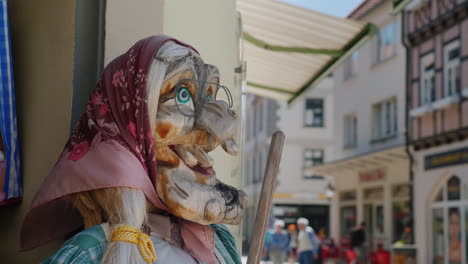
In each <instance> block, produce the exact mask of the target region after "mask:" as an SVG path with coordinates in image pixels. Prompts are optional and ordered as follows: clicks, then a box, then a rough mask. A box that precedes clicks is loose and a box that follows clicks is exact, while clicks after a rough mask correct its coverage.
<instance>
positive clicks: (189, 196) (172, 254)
mask: <svg viewBox="0 0 468 264" xmlns="http://www.w3.org/2000/svg"><path fill="white" fill-rule="evenodd" d="M219 82H220V78H219V71H218V69H217V68H216V67H215V66H213V65H208V64H205V63H204V62H203V60H202V59H201V57H200V55H199V54H198V52H197V50H196V49H194V48H193V47H191V46H189V45H187V44H185V43H183V42H180V41H178V40H176V39H173V38H171V37H168V36H163V35H159V36H153V37H149V38H146V39H143V40H140V41H138V42H137V43H136V44H135V45H133V47H131V48H130V49H129V50H128V51H127V52H126V53H124V54H123V55H121V56H119V57H117V58H116V59H115V60H113V61H112V62H111V63H109V65H107V67H106V68H105V69H104V71H103V73H102V75H101V78H100V80H99V82H98V83H97V86H96V89H95V90H94V92H93V93H92V95H91V98H90V100H89V102H88V104H87V106H86V109H85V111H84V113H83V114H82V116H81V118H80V120H79V122H78V124H77V125H76V127H75V128H74V130H73V132H72V135H71V137H70V139H69V140H68V142H67V144H66V146H65V149H64V150H63V152H62V154H61V156H60V157H59V159H58V161H57V163H56V164H55V166H54V167H53V169H52V171H51V172H50V174H49V175H48V177H47V178H46V179H45V180H44V182H43V183H42V185H41V187H40V189H39V191H38V192H37V194H36V196H35V198H34V200H33V202H32V206H31V209H30V211H29V212H28V214H27V215H26V217H25V219H24V222H23V226H22V230H21V248H22V250H28V249H32V248H34V247H37V246H40V245H42V244H44V243H46V242H48V241H51V240H55V239H61V238H64V237H67V238H69V239H68V240H67V241H66V242H65V244H64V245H63V246H62V247H61V248H60V249H59V250H58V251H57V252H56V253H55V254H54V255H52V256H50V257H49V258H47V259H45V260H44V261H43V262H42V263H105V264H109V263H112V264H129V263H130V264H139V263H158V264H160V263H162V264H164V263H184V264H191V263H210V264H211V263H241V262H240V258H239V254H238V252H237V249H236V245H235V241H234V238H233V236H232V235H231V233H230V232H229V231H228V229H227V227H226V226H224V224H230V225H235V224H239V222H240V221H241V219H242V210H243V208H244V206H245V204H246V203H247V198H246V195H245V193H244V192H242V191H240V190H237V189H235V188H233V187H231V186H228V185H226V184H224V183H222V182H221V181H219V180H218V179H217V178H216V173H215V171H214V169H213V165H214V160H213V159H212V158H211V157H210V156H209V155H208V153H209V152H210V151H213V150H214V149H216V148H217V147H218V146H221V147H222V148H223V149H224V151H225V152H227V153H228V154H230V155H236V154H237V153H238V152H239V146H238V145H237V143H236V141H235V137H236V133H235V132H236V129H237V128H236V113H235V112H234V111H233V110H232V109H231V106H232V97H230V96H229V95H230V93H229V90H228V89H227V88H226V87H225V86H221V85H219ZM220 93H224V94H225V95H227V96H225V98H227V100H220V99H219V96H218V95H219V94H220Z"/></svg>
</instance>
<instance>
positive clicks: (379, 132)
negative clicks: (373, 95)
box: [372, 98, 397, 140]
mask: <svg viewBox="0 0 468 264" xmlns="http://www.w3.org/2000/svg"><path fill="white" fill-rule="evenodd" d="M372 112H373V138H374V140H379V139H383V138H388V137H392V136H395V135H396V133H397V103H396V99H395V98H392V99H390V100H386V101H383V102H380V103H378V104H375V105H374V106H373V111H372Z"/></svg>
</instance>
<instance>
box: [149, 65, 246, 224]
mask: <svg viewBox="0 0 468 264" xmlns="http://www.w3.org/2000/svg"><path fill="white" fill-rule="evenodd" d="M170 68H171V67H168V69H170ZM179 69H180V68H179ZM218 83H219V72H218V69H217V68H216V67H215V66H212V65H206V64H201V65H200V64H196V65H191V66H190V67H186V69H185V70H179V71H178V72H177V73H174V72H172V73H171V72H168V73H166V78H165V79H164V82H163V84H162V86H161V90H160V95H159V104H158V110H157V115H156V124H155V129H154V131H153V136H154V139H155V150H156V151H155V152H156V158H157V164H158V166H157V169H158V183H157V192H158V194H159V196H160V198H161V199H162V201H163V202H164V203H165V204H166V205H167V207H168V208H169V209H170V211H171V213H172V214H174V215H176V216H178V217H181V218H184V219H187V220H190V221H193V222H197V223H200V224H212V223H225V224H238V223H239V222H240V220H241V219H242V209H243V208H244V206H245V204H246V202H247V199H246V196H245V194H244V192H242V191H239V190H236V189H235V188H233V187H231V186H228V185H225V184H223V183H222V182H221V181H219V180H218V179H217V178H216V173H215V171H214V169H213V165H214V162H215V161H214V160H213V159H212V158H211V157H210V156H209V155H208V153H209V152H210V151H212V150H214V149H215V148H217V147H218V146H220V145H221V146H222V148H223V149H224V150H225V151H226V152H227V153H229V154H231V155H236V154H237V153H238V151H239V147H238V145H237V143H236V142H235V140H234V137H235V134H236V129H237V128H236V114H235V113H234V111H232V110H231V109H230V102H227V101H225V100H221V99H220V96H219V94H220V93H223V94H225V93H226V92H227V94H229V93H228V91H226V90H220V89H223V87H220V86H219V85H218ZM227 98H229V96H228V97H227Z"/></svg>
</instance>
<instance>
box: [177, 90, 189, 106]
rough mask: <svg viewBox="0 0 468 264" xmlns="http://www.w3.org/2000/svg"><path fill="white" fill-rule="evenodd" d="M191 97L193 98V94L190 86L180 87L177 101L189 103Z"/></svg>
mask: <svg viewBox="0 0 468 264" xmlns="http://www.w3.org/2000/svg"><path fill="white" fill-rule="evenodd" d="M190 99H192V95H191V94H190V92H189V90H188V88H187V87H185V86H182V87H180V89H179V91H177V95H176V100H177V103H180V104H188V103H189V102H190Z"/></svg>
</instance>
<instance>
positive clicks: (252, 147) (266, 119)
mask: <svg viewBox="0 0 468 264" xmlns="http://www.w3.org/2000/svg"><path fill="white" fill-rule="evenodd" d="M277 111H278V103H277V101H276V100H273V99H268V98H265V97H261V96H256V95H253V94H247V95H246V114H245V129H244V139H245V143H244V153H243V156H242V158H243V160H242V163H243V166H242V168H243V183H242V186H243V188H242V189H243V190H244V191H245V192H246V194H247V197H248V198H249V202H248V205H247V208H245V209H244V219H243V221H242V239H243V240H242V245H243V247H242V248H243V249H244V250H248V249H249V242H250V239H251V238H252V234H253V228H254V222H255V216H256V213H257V208H258V200H259V199H260V191H261V189H262V182H263V174H264V172H265V165H266V160H267V156H268V149H269V147H270V140H271V135H272V134H273V133H274V132H275V131H276V130H278V128H277V121H278V115H277Z"/></svg>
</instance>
